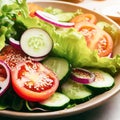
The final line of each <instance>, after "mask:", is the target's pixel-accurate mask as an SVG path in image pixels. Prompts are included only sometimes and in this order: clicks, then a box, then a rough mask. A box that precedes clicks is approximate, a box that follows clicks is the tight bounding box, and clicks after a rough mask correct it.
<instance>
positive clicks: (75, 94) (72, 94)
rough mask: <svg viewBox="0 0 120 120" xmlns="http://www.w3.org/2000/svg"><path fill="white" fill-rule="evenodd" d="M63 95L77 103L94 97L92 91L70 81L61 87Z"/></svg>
mask: <svg viewBox="0 0 120 120" xmlns="http://www.w3.org/2000/svg"><path fill="white" fill-rule="evenodd" d="M61 90H62V93H63V94H65V95H66V96H68V97H69V98H70V99H71V101H73V102H75V103H82V102H85V101H87V100H89V99H90V98H91V97H92V91H91V90H90V89H88V88H87V87H86V86H85V85H83V84H81V83H78V82H76V81H73V80H71V79H68V80H67V81H66V82H65V83H64V84H63V85H62V86H61Z"/></svg>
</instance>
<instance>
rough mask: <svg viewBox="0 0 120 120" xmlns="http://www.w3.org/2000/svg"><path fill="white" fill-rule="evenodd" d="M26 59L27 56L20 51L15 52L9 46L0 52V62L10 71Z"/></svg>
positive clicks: (15, 50)
mask: <svg viewBox="0 0 120 120" xmlns="http://www.w3.org/2000/svg"><path fill="white" fill-rule="evenodd" d="M27 59H28V58H27V56H26V55H25V54H24V53H23V52H22V51H21V50H17V49H15V48H14V47H12V46H10V45H7V46H5V47H4V48H3V49H2V51H0V60H3V61H4V62H5V63H6V64H7V65H8V66H9V67H10V68H11V69H12V68H14V67H15V66H16V65H17V64H18V63H20V62H23V61H26V60H27Z"/></svg>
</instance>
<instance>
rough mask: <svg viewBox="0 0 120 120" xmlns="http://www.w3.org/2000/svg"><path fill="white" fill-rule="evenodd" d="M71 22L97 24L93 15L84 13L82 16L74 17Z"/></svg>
mask: <svg viewBox="0 0 120 120" xmlns="http://www.w3.org/2000/svg"><path fill="white" fill-rule="evenodd" d="M71 22H74V23H75V24H76V23H79V22H90V23H93V24H95V23H96V22H97V18H96V16H95V15H93V14H91V13H84V14H81V15H77V16H75V17H74V18H73V19H72V20H71Z"/></svg>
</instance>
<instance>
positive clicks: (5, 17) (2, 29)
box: [0, 0, 28, 50]
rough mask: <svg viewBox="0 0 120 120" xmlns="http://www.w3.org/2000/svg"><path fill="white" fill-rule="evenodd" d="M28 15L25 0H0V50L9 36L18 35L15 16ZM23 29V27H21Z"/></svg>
mask: <svg viewBox="0 0 120 120" xmlns="http://www.w3.org/2000/svg"><path fill="white" fill-rule="evenodd" d="M19 14H20V15H23V16H24V17H27V16H28V8H27V4H26V0H21V1H20V0H12V1H9V0H0V50H1V49H2V48H3V47H4V46H5V42H6V41H7V39H9V37H14V36H18V34H19V33H17V31H16V30H17V29H16V28H14V27H15V26H16V22H17V21H16V16H18V15H19ZM22 30H23V29H22Z"/></svg>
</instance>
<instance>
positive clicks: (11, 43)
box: [9, 38, 21, 50]
mask: <svg viewBox="0 0 120 120" xmlns="http://www.w3.org/2000/svg"><path fill="white" fill-rule="evenodd" d="M9 43H10V45H12V46H13V47H14V48H16V49H19V50H20V49H21V47H20V43H19V41H17V40H15V39H14V38H9Z"/></svg>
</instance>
